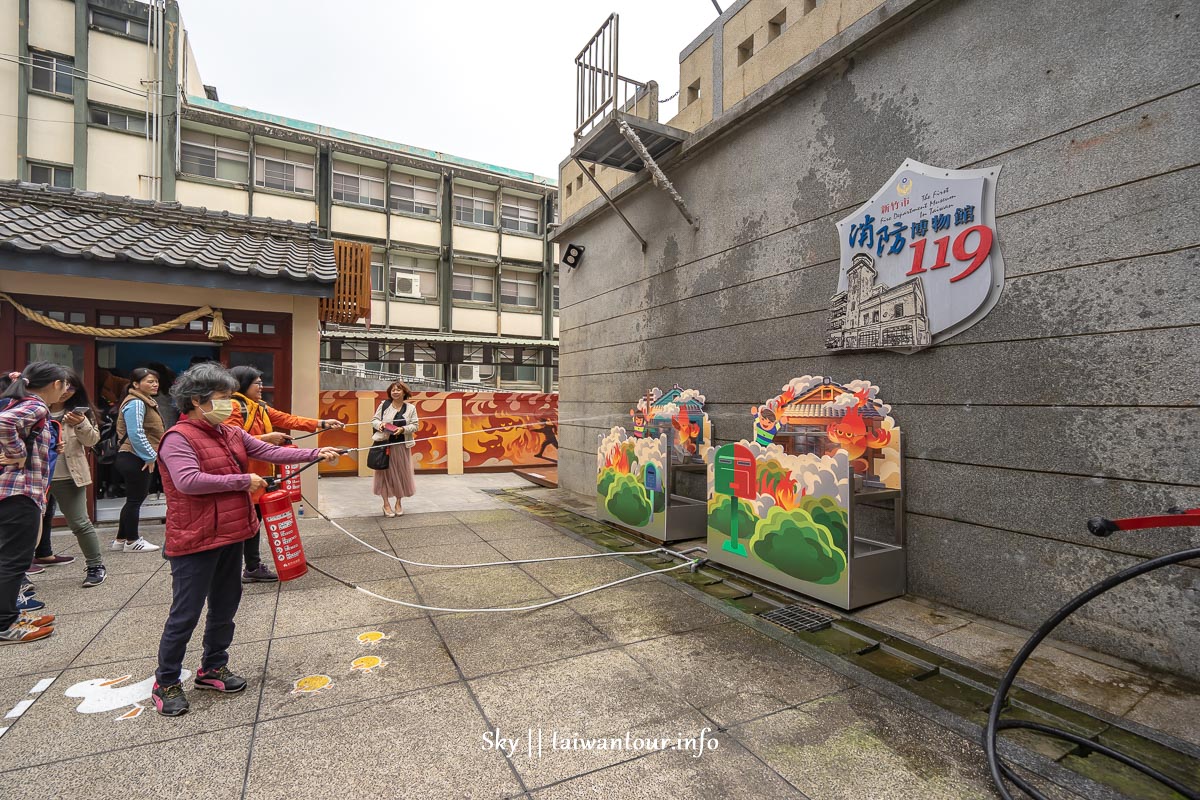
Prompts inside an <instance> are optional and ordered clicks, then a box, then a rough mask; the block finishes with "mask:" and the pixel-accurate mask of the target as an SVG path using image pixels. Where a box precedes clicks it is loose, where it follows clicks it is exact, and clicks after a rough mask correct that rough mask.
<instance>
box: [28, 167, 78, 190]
mask: <svg viewBox="0 0 1200 800" xmlns="http://www.w3.org/2000/svg"><path fill="white" fill-rule="evenodd" d="M25 163H26V165H27V166H28V168H29V182H30V183H39V184H45V185H47V186H53V187H55V188H58V189H70V188H72V187H73V186H74V185H75V168H74V167H73V166H70V165H67V164H54V163H51V162H49V161H26V162H25ZM35 169H48V170H50V181H49V182H46V181H38V180H34V177H33V171H34V170H35ZM61 172H65V173H66V174H67V182H66V183H65V184H60V183H59V182H58V175H59V173H61Z"/></svg>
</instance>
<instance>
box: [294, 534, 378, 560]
mask: <svg viewBox="0 0 1200 800" xmlns="http://www.w3.org/2000/svg"><path fill="white" fill-rule="evenodd" d="M353 533H354V535H355V536H356V537H358V538H359V539H362V541H363V542H366V543H367V544H369V545H371V547H378V548H379V549H380V550H383V551H384V552H385V553H391V552H393V551H392V543H391V542H390V541H388V537H387V534H385V533H384V532H383V531H380V530H371V531H355V532H353ZM300 539H301V541H302V542H303V544H304V555H305V557H306V558H326V557H330V556H353V555H361V554H363V553H369V552H371V549H370V548H368V547H366V546H365V545H363V544H362V542H357V541H355V540H354V539H351V538H350V537H349V536H347V535H346V534H344V533H342V532H341V531H338V530H334V531H332V532H330V533H324V534H319V535H316V536H304V535H301V537H300Z"/></svg>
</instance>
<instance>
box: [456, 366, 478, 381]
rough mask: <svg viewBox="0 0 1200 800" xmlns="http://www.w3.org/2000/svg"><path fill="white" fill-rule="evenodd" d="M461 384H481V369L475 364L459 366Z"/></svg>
mask: <svg viewBox="0 0 1200 800" xmlns="http://www.w3.org/2000/svg"><path fill="white" fill-rule="evenodd" d="M457 374H458V382H459V383H479V381H480V378H479V367H478V366H477V365H475V364H459V365H458V367H457Z"/></svg>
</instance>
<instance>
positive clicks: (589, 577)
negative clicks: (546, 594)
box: [521, 551, 653, 597]
mask: <svg viewBox="0 0 1200 800" xmlns="http://www.w3.org/2000/svg"><path fill="white" fill-rule="evenodd" d="M593 552H594V551H593ZM521 569H522V570H524V572H525V573H526V574H527V575H529V576H530V577H532V578H533V579H534V580H536V581H537V582H538V583H540V584H542V585H543V586H545V587H546V589H548V590H549V591H551V592H553V593H554V594H556V595H558V596H559V597H563V596H565V595H568V594H575V593H576V592H582V591H584V590H586V589H592V588H595V587H597V586H603V585H604V584H606V583H611V582H612V581H616V580H620V579H621V578H628V577H629V576H631V575H637V574H638V573H640V572H641V571H642V570H639V569H634V568H633V567H631V566H629V565H628V564H622V563H621V562H620V561H618V560H617V559H615V558H581V559H577V560H573V561H542V562H540V563H536V564H522V565H521ZM642 580H647V581H650V580H653V578H643V579H642ZM604 591H606V592H607V591H611V590H609V589H605V590H604Z"/></svg>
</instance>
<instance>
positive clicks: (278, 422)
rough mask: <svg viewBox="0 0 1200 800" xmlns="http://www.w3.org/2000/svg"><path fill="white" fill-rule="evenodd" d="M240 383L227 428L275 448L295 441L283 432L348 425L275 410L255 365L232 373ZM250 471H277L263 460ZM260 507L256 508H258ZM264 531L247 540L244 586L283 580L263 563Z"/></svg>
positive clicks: (236, 368) (252, 462)
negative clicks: (241, 431) (240, 431)
mask: <svg viewBox="0 0 1200 800" xmlns="http://www.w3.org/2000/svg"><path fill="white" fill-rule="evenodd" d="M229 374H231V375H233V377H234V379H235V380H236V381H237V382H238V390H237V391H236V392H234V394H233V414H231V415H230V417H229V419H227V420H225V424H226V425H232V426H233V427H235V428H241V429H242V430H244V431H245V432H246V433H248V434H250V435H251V436H253V437H254V438H256V439H259V440H261V441H264V442H266V443H267V444H273V445H277V446H278V445H284V444H288V443H289V442H290V441H291V438H290V437H288V435H287V434H286V433H283V432H282V431H281V430H280V429H282V430H283V431H307V432H309V433H312V432H314V431H325V430H331V429H336V428H344V427H346V425H345V423H343V422H341V421H340V420H336V419H311V418H309V417H297V416H294V415H292V414H288V413H286V412H283V411H279V410H278V409H274V408H271V407H270V406H269V405H267V404H266V403H264V402H263V396H262V394H263V379H262V376H263V374H262V371H261V370H259V369H257V368H255V367H251V366H245V365H242V366H237V367H233V368H232V369H231V370H229ZM250 471H251V472H257V473H258V474H259V475H264V476H271V475H274V474H275V468H274V467H272V466H271V465H270V464H264V463H262V462H261V461H254V460H251V461H250ZM257 508H258V506H255V509H257ZM261 539H262V532H261V531H257V532H255V534H254V536H253V537H252V538H250V539H247V540H246V569H245V571H243V572H242V583H256V582H270V581H277V580H279V577H278V576H277V575H276V574H275V573H274V572H273V571H272V570H271V568H270V567H268V566H267V565H266V564H264V563H263V560H262V556H260V555H259V552H258V550H259V543H260V540H261Z"/></svg>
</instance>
